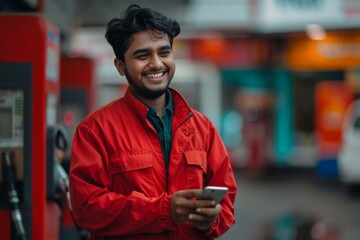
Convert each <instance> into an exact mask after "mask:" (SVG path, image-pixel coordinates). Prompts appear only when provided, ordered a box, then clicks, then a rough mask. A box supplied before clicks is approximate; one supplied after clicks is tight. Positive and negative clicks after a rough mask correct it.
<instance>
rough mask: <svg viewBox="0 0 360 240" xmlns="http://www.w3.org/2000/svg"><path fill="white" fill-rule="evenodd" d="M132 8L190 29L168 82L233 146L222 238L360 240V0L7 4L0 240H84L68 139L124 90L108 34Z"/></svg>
mask: <svg viewBox="0 0 360 240" xmlns="http://www.w3.org/2000/svg"><path fill="white" fill-rule="evenodd" d="M131 3H137V4H139V5H140V6H142V7H151V8H153V9H156V10H158V11H159V12H161V13H163V14H165V15H166V16H169V17H171V18H173V19H176V20H177V21H178V22H179V23H180V25H181V33H180V35H179V37H178V38H177V39H175V42H174V52H175V56H176V59H177V61H176V64H177V65H176V67H177V70H176V74H175V77H174V79H173V82H172V86H173V87H174V88H177V89H178V90H180V91H181V92H182V94H183V95H184V97H185V98H186V99H187V100H188V102H189V103H190V104H191V105H192V106H193V107H194V108H196V109H198V110H200V111H201V112H203V113H205V114H206V115H207V116H208V117H209V118H210V119H211V120H212V121H213V122H214V123H215V125H216V127H217V129H218V131H219V132H220V134H221V136H222V138H223V140H224V142H225V144H226V147H227V149H228V152H229V156H230V160H231V164H232V166H233V168H234V171H235V174H236V179H237V183H238V188H239V192H238V196H237V200H236V206H235V207H236V209H235V211H236V219H237V222H236V224H235V225H234V227H233V228H231V229H230V230H229V231H228V232H227V233H226V234H225V235H224V236H222V237H221V238H220V239H242V240H295V239H296V240H308V239H313V240H359V239H360V197H359V195H360V194H359V184H360V157H359V156H360V102H359V101H360V100H359V98H360V97H359V96H360V95H359V93H360V1H358V0H222V1H217V0H178V1H170V0H166V1H165V0H151V1H150V0H149V1H146V0H142V1H141V0H139V1H128V0H122V1H119V0H103V1H99V0H77V1H72V0H1V1H0V36H1V37H0V43H1V44H0V45H1V46H0V79H1V81H0V114H1V120H0V151H1V154H2V164H1V166H0V169H1V170H2V171H1V173H0V183H1V190H0V193H1V195H0V223H1V225H2V226H3V227H2V230H1V232H4V235H3V237H4V238H1V239H5V240H10V239H11V240H12V239H16V238H15V236H16V235H21V236H27V238H28V239H47V240H48V239H86V236H85V237H84V236H83V235H81V234H82V231H81V229H79V228H77V227H76V225H75V224H74V222H73V221H72V217H71V213H70V211H69V209H68V207H67V205H66V201H63V200H64V198H66V195H65V194H66V191H67V177H66V172H67V171H68V166H69V147H66V144H62V140H64V139H66V141H67V143H68V144H67V146H70V145H71V138H72V134H73V133H74V130H75V128H76V125H77V124H78V123H79V122H80V121H81V120H82V119H83V118H84V117H85V116H86V115H87V114H88V113H90V112H92V111H94V110H96V109H98V108H99V107H101V106H103V105H105V104H106V103H108V102H110V101H111V100H113V99H115V98H118V97H121V96H122V95H123V93H124V91H125V89H126V87H127V82H126V79H124V78H122V77H121V76H119V74H118V72H117V71H116V69H115V67H114V65H113V59H114V54H113V51H112V49H111V47H110V45H109V44H108V43H107V42H106V40H105V38H104V34H105V26H106V24H107V22H108V21H109V20H110V19H111V18H113V17H116V16H118V15H119V14H120V12H121V11H122V10H124V9H126V7H127V6H128V5H129V4H131ZM59 136H60V137H59ZM64 141H65V140H64ZM63 145H65V146H63ZM59 150H61V151H59ZM6 159H9V161H7V160H6ZM6 163H9V164H6ZM10 163H11V164H10ZM59 167H61V168H59ZM59 169H60V170H59ZM62 170H63V171H64V172H65V174H62V173H63V172H62ZM9 172H11V173H12V174H10V175H9V174H8V173H9ZM11 191H12V192H14V191H15V192H17V196H16V197H17V199H18V200H17V202H16V201H15V203H14V201H12V200H11V198H9V197H8V194H7V192H11ZM54 203H55V204H54ZM59 206H60V207H59ZM14 213H18V214H20V216H22V220H21V221H20V220H19V218H14V217H13V218H12V216H14ZM15 215H16V214H15ZM35 215H36V216H35ZM49 219H52V220H51V221H49ZM54 219H56V220H54ZM22 228H23V229H22ZM85 235H86V233H85ZM81 237H84V238H81Z"/></svg>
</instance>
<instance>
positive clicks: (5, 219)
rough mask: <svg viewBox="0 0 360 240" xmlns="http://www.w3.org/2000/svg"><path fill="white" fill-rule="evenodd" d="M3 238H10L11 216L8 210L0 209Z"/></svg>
mask: <svg viewBox="0 0 360 240" xmlns="http://www.w3.org/2000/svg"><path fill="white" fill-rule="evenodd" d="M0 226H1V239H10V231H11V228H10V226H11V218H10V212H9V211H8V210H0Z"/></svg>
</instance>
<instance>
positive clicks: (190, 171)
mask: <svg viewBox="0 0 360 240" xmlns="http://www.w3.org/2000/svg"><path fill="white" fill-rule="evenodd" d="M184 154H185V158H186V164H187V167H186V175H187V176H186V177H187V181H188V187H189V188H203V187H204V186H205V184H206V173H207V157H206V152H204V151H195V150H192V151H187V152H185V153H184Z"/></svg>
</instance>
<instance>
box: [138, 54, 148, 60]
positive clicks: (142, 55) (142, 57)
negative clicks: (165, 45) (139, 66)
mask: <svg viewBox="0 0 360 240" xmlns="http://www.w3.org/2000/svg"><path fill="white" fill-rule="evenodd" d="M147 56H148V54H141V55H138V56H137V57H136V58H137V59H140V60H143V59H146V58H147Z"/></svg>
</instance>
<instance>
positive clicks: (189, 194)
mask: <svg viewBox="0 0 360 240" xmlns="http://www.w3.org/2000/svg"><path fill="white" fill-rule="evenodd" d="M201 193H202V190H201V189H188V190H180V191H178V192H177V194H179V195H180V196H181V197H184V198H187V199H192V198H194V197H197V196H200V194H201Z"/></svg>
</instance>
